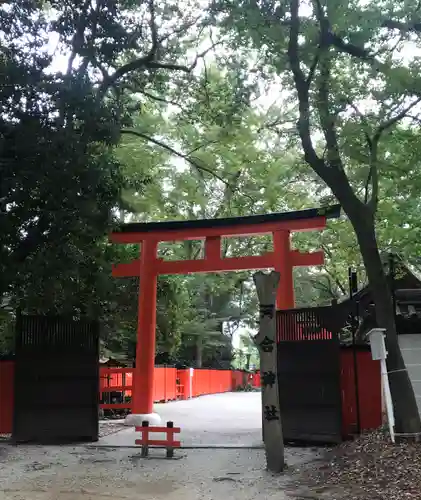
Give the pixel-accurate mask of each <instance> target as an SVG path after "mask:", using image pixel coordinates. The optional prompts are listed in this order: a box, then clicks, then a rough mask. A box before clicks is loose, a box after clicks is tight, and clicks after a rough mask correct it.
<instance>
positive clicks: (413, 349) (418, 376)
mask: <svg viewBox="0 0 421 500" xmlns="http://www.w3.org/2000/svg"><path fill="white" fill-rule="evenodd" d="M399 346H400V348H401V351H402V356H403V359H404V361H405V365H406V367H407V369H408V374H409V378H410V379H411V382H412V387H413V388H414V392H415V396H416V398H417V403H418V410H419V412H420V415H421V333H417V334H407V335H399Z"/></svg>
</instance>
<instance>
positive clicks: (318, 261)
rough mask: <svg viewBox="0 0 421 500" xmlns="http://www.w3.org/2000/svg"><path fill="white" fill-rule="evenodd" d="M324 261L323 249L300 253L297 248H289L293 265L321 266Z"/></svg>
mask: <svg viewBox="0 0 421 500" xmlns="http://www.w3.org/2000/svg"><path fill="white" fill-rule="evenodd" d="M324 262H325V257H324V253H323V250H318V251H317V252H306V253H301V252H300V251H299V250H291V263H292V265H293V266H294V267H299V266H301V267H302V266H322V265H323V264H324Z"/></svg>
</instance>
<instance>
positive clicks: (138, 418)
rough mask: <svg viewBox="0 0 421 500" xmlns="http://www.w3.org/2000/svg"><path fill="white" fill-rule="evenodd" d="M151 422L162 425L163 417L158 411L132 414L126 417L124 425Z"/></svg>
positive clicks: (133, 425)
mask: <svg viewBox="0 0 421 500" xmlns="http://www.w3.org/2000/svg"><path fill="white" fill-rule="evenodd" d="M145 421H146V422H149V425H150V426H153V425H160V424H161V417H160V416H159V415H158V414H157V413H145V414H143V415H142V414H130V415H127V417H126V418H125V419H124V425H127V426H128V427H135V426H136V425H137V426H139V427H140V426H141V425H142V422H145Z"/></svg>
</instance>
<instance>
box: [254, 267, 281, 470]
mask: <svg viewBox="0 0 421 500" xmlns="http://www.w3.org/2000/svg"><path fill="white" fill-rule="evenodd" d="M279 279H280V273H278V272H276V271H272V272H271V273H269V274H266V273H263V272H258V273H256V274H254V276H253V280H254V283H255V285H256V289H257V296H258V299H259V313H260V325H259V333H258V334H257V335H256V337H255V338H254V341H255V343H256V345H257V347H258V349H259V353H260V376H261V384H262V417H263V418H262V423H263V424H262V425H263V439H264V443H265V451H266V464H267V469H268V470H269V471H271V472H277V473H279V472H282V471H283V469H284V464H285V460H284V440H283V435H282V421H281V414H280V407H279V388H278V376H277V362H278V360H277V355H276V352H277V342H276V305H275V304H276V294H277V289H278V285H279Z"/></svg>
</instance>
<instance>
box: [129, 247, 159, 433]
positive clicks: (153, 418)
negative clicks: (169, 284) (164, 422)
mask: <svg viewBox="0 0 421 500" xmlns="http://www.w3.org/2000/svg"><path fill="white" fill-rule="evenodd" d="M157 250H158V242H157V241H154V240H149V239H148V240H143V241H142V243H141V252H140V270H139V271H140V286H139V299H138V300H139V309H138V318H137V344H136V366H135V368H134V370H133V389H134V390H133V391H132V398H133V399H132V403H133V406H132V413H131V415H128V416H127V417H126V420H125V424H126V425H130V426H132V425H139V426H140V425H142V422H144V421H148V422H149V423H150V424H151V425H159V424H160V422H161V417H160V416H159V415H158V414H157V413H154V412H153V389H154V369H155V343H156V335H155V330H156V296H157V281H158V280H157V277H158V276H157V270H156V262H157Z"/></svg>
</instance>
